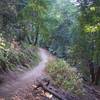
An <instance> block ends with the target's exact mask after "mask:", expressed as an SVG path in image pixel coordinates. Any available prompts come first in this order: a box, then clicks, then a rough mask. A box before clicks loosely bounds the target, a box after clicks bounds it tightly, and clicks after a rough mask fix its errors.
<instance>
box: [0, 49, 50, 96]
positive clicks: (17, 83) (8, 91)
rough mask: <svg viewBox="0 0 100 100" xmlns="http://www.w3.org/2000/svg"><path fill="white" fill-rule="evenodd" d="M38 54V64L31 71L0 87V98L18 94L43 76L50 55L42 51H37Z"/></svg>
mask: <svg viewBox="0 0 100 100" xmlns="http://www.w3.org/2000/svg"><path fill="white" fill-rule="evenodd" d="M39 53H40V57H41V61H40V63H39V64H38V65H37V66H36V67H35V68H33V69H32V70H31V71H27V72H25V73H24V74H23V75H21V76H20V77H19V78H18V79H16V80H12V81H10V82H8V83H6V84H4V85H3V86H2V87H0V96H9V95H12V94H15V93H18V92H19V91H21V90H23V89H26V88H27V87H30V86H31V85H33V84H35V83H36V81H37V79H39V78H42V77H44V76H45V73H44V69H45V67H46V64H47V62H48V61H49V57H50V54H49V53H48V52H47V51H46V50H44V49H39Z"/></svg>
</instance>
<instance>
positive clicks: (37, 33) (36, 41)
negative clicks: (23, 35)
mask: <svg viewBox="0 0 100 100" xmlns="http://www.w3.org/2000/svg"><path fill="white" fill-rule="evenodd" d="M36 30H37V31H36V38H35V42H34V45H35V46H36V45H37V43H38V35H39V26H37V29H36Z"/></svg>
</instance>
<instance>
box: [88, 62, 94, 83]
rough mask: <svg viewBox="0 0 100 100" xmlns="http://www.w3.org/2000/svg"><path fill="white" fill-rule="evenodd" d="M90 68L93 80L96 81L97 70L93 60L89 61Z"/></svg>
mask: <svg viewBox="0 0 100 100" xmlns="http://www.w3.org/2000/svg"><path fill="white" fill-rule="evenodd" d="M89 68H90V75H91V82H92V83H94V81H95V70H94V64H93V62H92V61H89Z"/></svg>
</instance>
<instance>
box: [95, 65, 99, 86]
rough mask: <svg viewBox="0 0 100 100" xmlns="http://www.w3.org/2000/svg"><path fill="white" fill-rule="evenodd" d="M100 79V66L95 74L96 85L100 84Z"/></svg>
mask: <svg viewBox="0 0 100 100" xmlns="http://www.w3.org/2000/svg"><path fill="white" fill-rule="evenodd" d="M99 80H100V67H98V70H97V72H96V75H95V85H98V82H99Z"/></svg>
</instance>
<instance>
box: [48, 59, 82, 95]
mask: <svg viewBox="0 0 100 100" xmlns="http://www.w3.org/2000/svg"><path fill="white" fill-rule="evenodd" d="M46 70H47V72H48V73H49V75H50V76H51V78H52V80H53V81H54V83H55V85H57V86H58V87H61V88H63V89H65V90H68V91H70V92H73V93H76V94H81V93H82V89H83V87H82V79H81V78H80V77H81V74H80V73H78V71H77V69H76V68H73V67H71V66H70V65H69V64H67V63H66V62H65V61H64V60H61V59H57V60H55V61H53V62H52V63H51V62H50V63H49V64H48V66H47V69H46Z"/></svg>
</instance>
